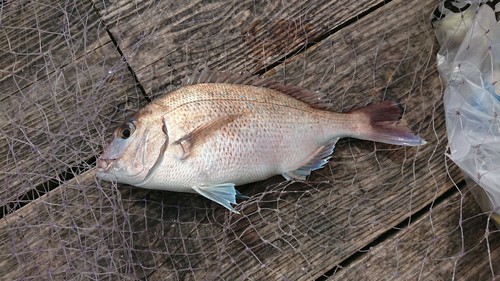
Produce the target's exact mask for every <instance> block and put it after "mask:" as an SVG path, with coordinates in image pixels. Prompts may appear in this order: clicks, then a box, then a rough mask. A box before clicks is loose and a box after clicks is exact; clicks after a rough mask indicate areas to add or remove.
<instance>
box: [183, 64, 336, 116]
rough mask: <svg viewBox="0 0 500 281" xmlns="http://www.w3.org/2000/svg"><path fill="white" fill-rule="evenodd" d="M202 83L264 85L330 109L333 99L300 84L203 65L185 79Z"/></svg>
mask: <svg viewBox="0 0 500 281" xmlns="http://www.w3.org/2000/svg"><path fill="white" fill-rule="evenodd" d="M202 83H227V84H240V85H250V86H256V87H264V88H269V89H273V90H276V91H279V92H281V93H283V94H286V95H289V96H291V97H293V98H296V99H298V100H300V101H302V102H305V103H307V104H309V105H311V106H312V107H315V108H320V109H329V108H330V107H331V101H330V100H329V99H328V98H327V97H326V96H325V95H324V94H323V93H320V92H314V91H310V90H306V89H304V88H301V87H298V86H292V85H284V84H282V83H279V82H276V81H274V80H270V79H265V78H260V77H258V76H255V75H252V74H247V73H238V74H236V73H229V72H222V71H217V70H212V69H208V68H207V67H202V69H201V70H198V69H197V70H195V72H194V73H193V74H192V75H190V76H187V77H185V78H184V79H183V85H193V84H202Z"/></svg>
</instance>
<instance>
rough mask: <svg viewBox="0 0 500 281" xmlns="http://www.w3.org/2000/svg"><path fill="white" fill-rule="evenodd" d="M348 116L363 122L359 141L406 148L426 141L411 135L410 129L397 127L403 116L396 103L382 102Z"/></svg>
mask: <svg viewBox="0 0 500 281" xmlns="http://www.w3.org/2000/svg"><path fill="white" fill-rule="evenodd" d="M350 114H356V115H358V116H356V117H357V118H356V119H357V120H360V122H363V125H362V127H361V128H360V130H359V135H356V136H353V137H356V138H360V139H365V140H371V141H377V142H383V143H389V144H395V145H406V146H418V145H423V144H426V141H425V140H424V139H422V138H420V137H419V136H417V135H415V134H413V133H412V132H411V131H410V129H408V128H406V127H404V126H401V125H398V124H397V123H398V121H399V120H400V119H401V116H402V114H403V108H402V107H401V105H400V104H399V103H397V102H392V101H383V102H381V103H376V104H371V105H368V106H365V107H362V108H359V109H355V110H353V111H351V112H350Z"/></svg>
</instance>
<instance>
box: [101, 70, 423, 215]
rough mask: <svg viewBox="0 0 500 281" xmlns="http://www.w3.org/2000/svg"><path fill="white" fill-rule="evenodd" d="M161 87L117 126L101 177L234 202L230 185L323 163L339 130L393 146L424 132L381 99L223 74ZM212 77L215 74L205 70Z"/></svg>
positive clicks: (302, 173)
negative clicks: (345, 102) (340, 109)
mask: <svg viewBox="0 0 500 281" xmlns="http://www.w3.org/2000/svg"><path fill="white" fill-rule="evenodd" d="M218 75H219V78H218V79H219V80H220V81H222V82H221V83H200V82H204V81H206V80H209V78H207V77H208V76H209V75H208V72H206V71H204V72H202V73H199V74H198V76H195V78H193V80H195V81H191V83H194V84H191V85H187V86H184V87H182V88H180V89H178V90H176V91H173V92H171V93H169V94H167V95H164V96H162V97H160V98H158V99H156V100H154V101H153V102H151V103H150V104H148V105H147V106H146V107H144V108H142V109H141V110H139V111H138V112H137V113H136V114H134V115H133V116H132V117H131V118H130V119H129V120H127V121H126V123H125V124H123V125H122V126H121V127H119V128H118V129H117V130H116V131H115V134H114V139H113V140H112V142H111V143H110V144H109V145H108V147H107V148H106V150H105V151H104V153H103V154H102V155H101V157H100V159H99V160H98V173H97V175H98V177H100V178H102V179H104V180H110V181H118V182H121V183H126V184H130V185H134V186H138V187H143V188H149V189H159V190H170V191H178V192H193V193H198V194H200V195H203V196H205V197H207V198H209V199H211V200H213V201H215V202H217V203H219V204H221V205H223V206H224V207H226V208H228V209H229V210H231V211H234V212H236V211H235V210H234V208H233V207H232V205H231V204H235V203H236V196H237V195H238V192H237V191H236V190H235V188H234V186H235V185H241V184H245V183H250V182H254V181H259V180H263V179H266V178H269V177H271V176H274V175H279V174H281V175H283V176H284V177H285V178H286V179H287V180H291V179H301V180H304V179H305V178H306V177H307V176H308V175H309V174H310V172H311V171H312V170H316V169H319V168H322V167H323V166H324V165H325V164H326V163H327V162H328V159H329V158H330V156H331V154H332V153H333V149H334V146H335V143H336V142H337V140H338V139H340V138H343V137H353V138H360V139H367V140H374V141H380V142H385V143H390V144H397V145H409V146H415V145H421V144H424V143H425V141H423V140H422V139H421V138H419V137H418V136H416V135H414V134H412V133H411V132H410V131H409V130H407V129H406V128H404V127H401V126H398V125H397V124H396V123H397V122H398V121H399V119H400V117H401V108H400V106H399V105H398V104H397V103H394V102H382V103H379V104H374V105H369V106H367V107H364V108H361V109H358V110H354V111H351V112H349V113H335V112H331V111H327V110H325V109H326V108H327V107H328V102H327V101H326V100H325V99H324V97H322V96H320V95H318V94H317V93H315V92H311V91H307V90H304V89H301V88H298V87H293V86H285V85H281V84H279V83H276V82H273V81H269V80H264V79H259V78H254V77H250V76H238V75H229V74H225V76H222V77H223V78H220V77H221V76H220V75H221V74H218ZM212 78H213V77H212Z"/></svg>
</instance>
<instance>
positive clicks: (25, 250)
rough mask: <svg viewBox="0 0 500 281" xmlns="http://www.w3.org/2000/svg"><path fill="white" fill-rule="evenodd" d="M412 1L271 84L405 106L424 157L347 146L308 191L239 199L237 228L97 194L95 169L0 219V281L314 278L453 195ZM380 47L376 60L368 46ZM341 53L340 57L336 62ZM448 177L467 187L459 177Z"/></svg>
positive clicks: (190, 211) (342, 100)
mask: <svg viewBox="0 0 500 281" xmlns="http://www.w3.org/2000/svg"><path fill="white" fill-rule="evenodd" d="M421 3H423V4H421ZM418 4H419V5H418V9H416V6H415V5H416V2H414V3H413V5H414V6H412V5H407V3H402V1H392V2H391V3H390V4H388V5H387V7H385V8H384V9H382V10H380V11H377V12H376V13H374V15H373V18H372V17H371V16H370V18H366V19H364V20H362V21H360V22H359V23H357V24H356V25H354V26H353V27H351V28H349V29H347V30H346V31H344V32H341V33H338V34H336V35H333V36H332V37H330V38H328V39H327V41H326V42H325V43H324V44H321V45H319V46H316V47H315V48H313V49H311V50H310V51H309V52H306V53H304V54H302V55H301V56H300V57H299V58H297V59H296V60H294V61H293V63H291V64H289V65H287V66H286V68H281V69H279V70H278V71H276V72H273V73H271V74H272V75H274V76H273V77H276V78H280V77H285V78H286V81H287V82H290V83H293V84H299V83H301V84H302V85H304V86H305V87H308V88H316V87H318V88H320V89H322V90H325V91H326V92H328V93H333V94H330V95H331V96H332V97H333V98H335V101H339V102H338V103H336V105H335V108H334V109H345V108H350V107H353V106H354V105H358V104H363V103H366V102H369V101H371V100H378V99H380V98H382V97H383V96H384V95H385V96H386V98H398V99H401V100H402V101H403V102H404V103H405V104H406V106H407V109H408V110H407V113H406V116H405V122H407V123H409V124H412V125H415V128H416V129H420V130H421V133H422V134H423V135H424V136H425V137H426V138H427V140H429V141H430V144H429V145H428V146H426V147H422V148H421V149H418V150H417V149H404V148H396V147H393V146H386V145H380V144H377V145H376V146H374V145H373V144H372V143H369V142H361V141H351V142H347V141H343V142H341V143H340V144H339V146H338V149H337V152H336V153H335V154H334V158H333V159H332V164H331V165H330V166H329V167H327V168H325V169H324V170H322V171H318V172H315V173H314V174H313V176H312V178H311V180H310V182H308V183H305V184H302V183H295V184H291V185H283V184H277V183H278V182H281V181H282V179H281V178H279V177H275V178H272V179H270V180H268V181H264V182H260V183H257V184H253V185H248V186H246V187H243V188H241V190H242V192H243V193H245V194H247V195H250V196H252V198H251V199H250V200H249V201H247V202H245V203H244V204H243V206H242V207H243V213H244V215H243V216H241V217H239V216H234V215H230V214H228V213H227V212H226V211H225V210H224V209H223V208H220V207H219V206H217V205H213V204H211V203H210V202H208V201H206V200H204V199H203V198H200V197H199V196H194V195H188V194H177V193H168V192H157V191H145V190H139V189H129V188H128V187H120V188H119V190H116V189H114V187H113V186H112V185H108V184H105V183H99V182H97V183H96V180H95V179H94V176H93V172H92V171H91V172H88V173H85V174H84V175H83V176H82V177H77V178H75V179H73V180H71V181H70V182H67V183H66V184H65V185H63V186H61V187H60V188H58V189H56V190H54V191H52V192H50V193H49V194H47V195H46V196H44V197H42V198H40V199H38V200H37V201H36V202H34V203H32V204H30V205H28V206H26V207H24V208H22V209H20V210H18V211H17V212H16V213H14V214H12V215H10V216H8V217H7V218H4V219H3V220H0V255H1V256H2V259H0V274H2V276H6V278H8V279H15V278H18V279H21V278H28V277H38V278H39V279H49V278H51V279H70V278H76V277H77V276H78V278H82V277H83V278H85V277H88V278H89V279H104V278H112V279H121V280H123V279H138V278H144V277H146V276H149V277H150V279H153V280H154V279H161V280H170V279H172V280H190V279H208V278H210V277H214V278H215V277H219V276H220V277H219V278H226V279H236V278H243V277H250V278H254V279H261V278H262V277H265V278H268V279H269V278H271V279H273V277H274V279H277V278H280V277H281V278H283V277H289V278H293V279H313V278H315V277H317V276H321V275H322V274H323V273H324V272H326V271H327V270H329V269H330V268H332V267H333V266H334V265H335V264H337V263H338V262H339V261H341V260H343V259H345V257H348V256H350V255H351V254H352V253H354V252H356V251H358V250H359V249H360V248H362V247H363V246H365V245H366V244H367V243H369V242H370V241H373V239H375V237H377V236H379V235H380V234H381V233H383V232H384V231H386V230H387V229H391V227H393V226H394V225H397V224H398V223H400V222H401V221H403V220H405V219H406V218H407V217H408V216H409V215H411V214H412V213H414V212H415V211H417V210H419V208H420V207H421V206H423V205H425V204H427V203H429V202H432V200H433V198H434V197H437V196H439V195H440V194H442V193H443V192H445V191H446V190H447V189H449V188H450V187H452V186H453V184H452V182H451V180H450V179H449V178H447V176H446V171H445V163H444V161H445V159H444V157H442V155H441V152H442V151H444V147H445V144H446V141H445V139H444V123H443V111H442V105H441V103H440V96H439V95H438V94H437V93H438V92H439V90H438V89H439V88H440V83H439V81H438V79H437V75H436V73H435V72H434V71H433V69H431V68H430V66H429V62H428V61H429V60H431V61H434V53H433V51H432V47H433V46H434V45H432V43H429V40H430V41H432V38H433V36H431V35H430V34H429V31H428V30H427V29H426V28H427V27H426V26H425V25H426V23H427V22H426V20H427V15H428V13H427V12H425V11H424V12H422V11H421V10H420V9H421V6H420V5H422V6H423V7H424V9H427V10H429V9H430V7H431V6H432V4H431V3H430V1H425V2H419V3H418ZM405 5H407V6H405ZM389 11H394V12H393V13H394V14H392V13H389ZM417 12H418V13H422V14H417ZM420 16H421V17H422V18H423V19H422V18H420ZM387 17H389V20H387V22H385V21H386V18H387ZM391 17H392V18H391ZM370 19H371V20H370ZM377 19H378V20H379V21H377ZM396 23H397V24H396ZM381 30H384V31H385V34H380V32H381ZM402 31H407V33H406V34H405V33H403V32H402ZM401 34H405V35H404V36H401ZM377 45H378V46H379V49H378V51H375V50H377V49H370V48H373V46H377ZM401 46H404V48H402V47H401ZM337 52H338V54H345V55H343V56H342V57H340V58H339V57H338V56H333V57H332V54H334V55H335V54H337ZM388 59H390V60H391V62H392V63H391V62H390V63H387V61H388ZM378 62H380V63H381V64H379V63H378ZM382 63H383V64H382ZM430 64H432V63H430ZM366 65H369V66H370V67H366ZM333 66H335V67H336V69H335V71H332V67H333ZM363 66H364V67H363ZM354 69H355V70H356V71H354ZM332 72H333V73H332ZM353 73H355V75H352V74H353ZM409 74H411V75H409ZM304 75H305V76H304ZM387 76H392V80H391V79H387V78H386V77H387ZM304 77H306V79H304ZM423 78H425V79H423ZM367 81H368V83H367ZM316 85H318V86H316ZM380 88H383V89H384V91H383V92H382V93H381V92H377V91H376V90H377V89H380ZM415 93H417V94H415ZM367 144H368V145H369V147H367ZM448 172H449V176H451V178H452V179H454V180H460V179H461V176H460V175H459V173H458V170H457V169H456V168H455V167H450V169H449V171H448ZM40 237H54V239H50V241H47V240H44V239H40Z"/></svg>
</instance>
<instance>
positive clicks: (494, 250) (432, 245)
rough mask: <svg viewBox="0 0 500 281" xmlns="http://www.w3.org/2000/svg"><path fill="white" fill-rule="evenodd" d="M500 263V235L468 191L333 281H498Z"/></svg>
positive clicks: (440, 206) (403, 231) (457, 195)
mask: <svg viewBox="0 0 500 281" xmlns="http://www.w3.org/2000/svg"><path fill="white" fill-rule="evenodd" d="M474 188H477V186H476V187H474ZM490 215H491V214H490ZM499 261H500V232H499V231H498V230H497V229H495V227H494V225H493V224H492V223H491V222H490V223H488V214H483V213H482V212H481V209H480V208H479V206H478V205H477V203H476V202H475V201H474V200H473V197H472V196H471V194H470V192H469V191H468V190H464V191H462V192H456V193H455V194H454V195H453V196H451V197H450V198H448V199H446V200H445V201H444V202H441V203H440V204H437V205H434V206H433V207H432V208H431V209H429V212H427V213H426V214H425V215H424V216H422V217H421V218H419V219H418V220H416V221H414V222H413V223H412V225H411V226H409V227H408V228H406V229H404V230H402V231H400V232H398V233H397V234H396V235H394V236H393V237H391V238H390V239H388V240H386V241H384V242H383V243H381V244H380V245H377V246H376V247H374V248H372V249H370V250H369V251H368V252H367V253H366V254H365V255H363V256H362V257H361V258H359V259H357V260H356V261H354V262H353V263H352V264H350V265H349V266H347V267H345V268H342V269H340V268H339V270H338V271H337V272H336V273H335V275H333V276H331V277H330V278H329V280H354V279H356V280H388V279H391V280H392V279H396V280H417V279H418V280H451V279H455V280H495V278H498V277H500V262H499Z"/></svg>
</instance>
